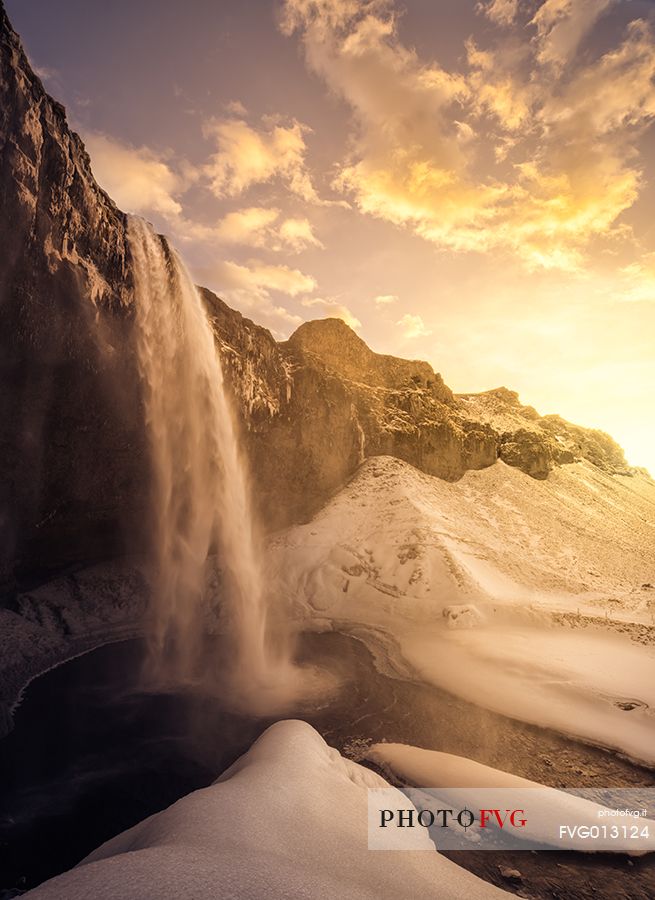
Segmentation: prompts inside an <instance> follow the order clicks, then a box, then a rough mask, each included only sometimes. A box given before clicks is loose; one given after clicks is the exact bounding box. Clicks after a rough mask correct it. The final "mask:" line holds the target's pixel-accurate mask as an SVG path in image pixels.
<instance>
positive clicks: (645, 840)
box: [366, 744, 655, 856]
mask: <svg viewBox="0 0 655 900" xmlns="http://www.w3.org/2000/svg"><path fill="white" fill-rule="evenodd" d="M366 759H369V760H371V761H372V762H374V763H376V764H377V765H379V766H380V767H382V769H383V770H387V771H391V772H393V773H394V774H395V775H396V776H398V777H399V778H400V779H403V780H406V781H407V782H409V783H410V784H413V785H417V786H418V785H420V786H421V787H423V788H435V789H438V790H437V791H436V793H437V794H438V796H439V797H440V798H441V799H442V800H444V801H445V802H447V803H448V804H455V805H459V806H460V807H464V806H469V807H470V806H472V805H473V803H482V804H483V808H487V809H494V808H496V809H505V807H506V806H507V804H508V803H509V804H511V803H512V801H513V799H514V798H515V797H519V798H520V799H519V801H518V802H519V803H520V805H521V806H523V807H524V812H525V814H526V817H527V825H526V827H525V828H524V829H523V830H520V831H515V832H514V837H515V838H518V839H519V840H527V841H532V842H534V843H536V844H545V845H548V846H551V847H557V848H558V849H560V850H576V851H579V852H582V853H623V854H627V855H629V856H644V855H645V854H647V853H652V852H653V851H654V850H655V821H653V820H652V819H648V818H646V817H639V818H630V819H628V820H627V821H628V822H629V826H635V827H636V828H637V829H638V830H639V831H641V830H642V829H644V830H645V831H647V832H648V835H647V836H643V837H638V838H630V837H627V836H624V835H623V833H622V829H619V830H618V832H617V836H616V837H611V836H607V835H603V833H602V827H601V833H600V835H599V836H598V837H597V838H594V839H593V840H589V839H588V838H584V837H580V832H579V830H574V831H573V833H565V834H564V836H563V837H560V828H561V826H562V825H569V826H573V825H576V826H583V827H584V828H591V827H593V826H596V827H598V826H603V825H607V823H610V825H612V824H615V823H616V822H617V821H621V823H622V825H624V824H625V822H626V820H625V819H622V820H617V819H613V818H608V817H606V815H605V814H606V811H607V807H606V806H605V805H601V804H599V803H595V802H593V801H592V800H590V799H587V798H586V797H580V796H575V795H574V794H570V793H566V792H565V791H560V790H557V789H556V788H552V787H547V786H545V785H542V784H539V782H536V781H530V780H529V779H528V778H521V777H519V776H518V775H513V774H511V773H509V772H503V771H502V770H501V769H494V768H492V767H491V766H485V765H482V764H481V763H478V762H475V761H474V760H472V759H467V758H466V757H463V756H455V755H454V754H452V753H442V752H440V751H437V750H424V749H422V748H420V747H412V746H410V745H408V744H373V745H372V746H371V747H370V748H369V750H368V751H367V753H366ZM589 793H590V794H591V793H594V792H593V791H589ZM626 793H627V792H626ZM630 793H636V792H630ZM408 794H409V797H410V798H412V799H414V795H413V792H412V791H411V790H410V791H408ZM618 795H619V796H621V792H618ZM417 805H418V799H417ZM608 831H609V829H608Z"/></svg>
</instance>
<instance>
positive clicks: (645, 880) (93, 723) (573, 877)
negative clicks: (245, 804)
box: [0, 633, 655, 900]
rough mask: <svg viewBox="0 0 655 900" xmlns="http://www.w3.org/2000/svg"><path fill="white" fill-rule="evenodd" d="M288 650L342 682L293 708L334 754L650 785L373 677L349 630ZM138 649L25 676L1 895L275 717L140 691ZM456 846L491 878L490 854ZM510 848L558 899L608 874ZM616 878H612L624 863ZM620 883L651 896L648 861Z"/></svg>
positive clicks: (207, 778)
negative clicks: (411, 752) (449, 760)
mask: <svg viewBox="0 0 655 900" xmlns="http://www.w3.org/2000/svg"><path fill="white" fill-rule="evenodd" d="M299 653H300V659H301V660H303V659H304V660H307V661H311V662H312V663H314V664H316V665H319V666H321V667H323V668H325V669H327V670H329V671H331V672H332V673H334V674H336V675H337V677H338V679H339V680H340V682H341V683H342V684H343V685H345V687H344V689H343V690H341V691H340V692H337V693H336V694H335V695H334V696H333V697H331V698H330V700H329V702H328V703H325V702H324V703H322V704H321V703H319V704H317V705H316V706H315V707H314V708H309V709H308V708H304V709H302V710H298V711H297V713H296V714H297V716H298V717H300V718H303V719H305V720H306V721H308V722H310V724H312V725H314V727H316V728H317V729H318V731H319V732H320V733H321V734H323V736H324V737H325V738H326V740H327V741H328V743H330V744H332V745H333V746H335V747H337V748H338V749H340V750H342V751H343V750H344V749H345V751H346V752H352V751H353V748H354V749H355V750H356V748H357V746H358V745H360V744H362V743H366V742H370V741H379V740H384V739H386V740H389V741H401V742H405V743H413V744H416V745H418V746H425V747H431V748H433V749H440V750H444V751H446V752H451V753H458V754H462V755H465V756H469V757H471V758H473V759H478V760H479V761H480V762H483V763H486V764H488V765H493V766H497V767H498V768H504V769H507V770H509V771H513V772H516V773H517V774H521V775H524V776H526V777H529V778H533V779H535V780H539V781H543V782H544V783H547V784H554V785H556V786H557V785H559V784H578V785H580V786H582V785H583V784H587V785H594V784H602V785H603V786H608V785H611V784H613V785H630V784H652V783H653V773H652V772H649V771H648V770H644V769H640V768H639V767H635V766H632V765H631V764H630V763H628V762H625V761H623V760H620V759H619V758H617V757H616V756H615V755H613V754H609V753H607V752H604V751H602V750H597V749H594V748H590V747H584V746H583V745H579V744H576V743H575V742H572V741H570V740H568V739H567V738H564V737H562V736H561V735H556V734H553V733H552V732H547V731H543V730H540V729H537V728H534V727H532V726H529V725H524V724H522V723H519V722H514V721H512V720H509V719H504V718H503V717H501V716H497V715H495V714H493V713H490V712H488V711H486V710H483V709H480V708H478V707H475V706H473V705H471V704H468V703H465V702H464V701H462V700H459V699H458V698H455V697H453V696H451V695H449V694H446V693H444V692H442V691H438V690H437V689H435V688H433V687H430V686H429V685H424V684H419V683H415V682H411V681H400V680H398V679H393V678H388V677H386V676H383V675H380V674H379V673H378V672H377V671H376V669H375V666H374V664H373V659H372V656H371V654H370V653H369V651H368V650H367V649H366V647H365V646H364V645H363V644H361V642H359V641H357V640H354V639H353V638H351V637H348V636H346V635H343V634H336V633H329V634H322V635H316V634H314V635H305V636H303V638H302V641H301V644H300V650H299ZM142 656H143V646H142V644H141V643H140V642H138V641H129V642H124V643H121V644H113V645H109V646H106V647H102V648H100V649H98V650H95V651H93V652H91V653H88V654H86V655H85V656H82V657H79V658H78V659H75V660H71V661H70V662H68V663H66V664H64V665H62V666H60V667H59V668H57V669H54V670H52V671H51V672H48V673H46V674H45V675H43V676H41V677H40V678H38V679H36V680H35V681H34V682H33V683H32V684H31V685H30V687H29V689H28V691H27V692H26V696H25V699H24V700H23V702H22V704H21V705H20V707H19V708H18V710H17V712H16V716H15V723H14V730H13V731H12V732H11V733H10V734H9V735H8V736H7V737H6V738H4V739H3V740H2V741H0V900H5V898H8V897H11V896H15V893H14V892H16V891H19V892H20V891H23V890H26V889H29V888H30V887H34V886H35V885H37V884H39V883H40V882H41V881H43V880H44V879H46V878H49V877H52V876H53V875H56V874H58V873H60V872H62V871H65V870H66V869H69V868H70V867H71V866H73V865H75V864H76V863H77V862H79V861H80V860H81V859H82V858H83V857H84V856H86V855H87V854H88V853H89V852H90V851H91V850H93V849H94V848H95V847H97V846H98V845H99V844H101V843H102V842H103V841H105V840H107V839H108V838H110V837H112V836H114V835H115V834H117V833H119V832H121V831H123V830H125V829H126V828H129V827H130V826H132V825H134V824H135V823H136V822H139V821H141V820H142V819H143V818H145V817H146V816H148V815H151V814H152V813H154V812H157V811H158V810H160V809H163V808H165V807H166V806H168V805H169V804H170V803H172V802H174V801H175V800H177V799H178V798H179V797H181V796H183V795H185V794H187V793H189V792H190V791H192V790H195V789H197V788H199V787H204V786H206V785H208V784H210V783H211V782H212V781H213V780H214V779H215V778H216V777H217V775H218V774H220V772H222V771H223V770H224V769H225V768H226V767H227V766H228V765H230V764H231V763H232V762H233V761H234V760H235V759H236V758H237V757H238V756H240V755H241V754H242V753H243V752H244V751H245V750H246V749H247V748H248V747H249V746H250V744H251V743H252V741H253V740H254V739H255V738H256V737H257V736H258V735H259V734H261V732H262V731H263V730H264V729H265V728H266V727H267V726H268V725H269V724H270V722H271V721H272V720H270V719H253V718H247V717H244V716H241V715H236V714H235V713H234V712H232V711H230V710H229V709H227V708H225V707H224V706H223V705H222V704H221V702H220V701H219V700H217V699H216V698H211V699H210V698H200V697H197V696H191V695H188V694H186V695H185V694H154V693H146V692H144V691H142V690H140V689H139V684H140V683H141V664H142ZM554 761H556V766H553V762H554ZM459 856H460V858H459V859H458V861H459V862H461V863H462V864H463V865H465V866H467V867H468V868H471V869H472V870H473V871H477V872H478V874H481V875H483V876H484V877H486V878H488V879H489V880H492V881H496V882H497V883H502V881H499V875H498V867H497V865H496V864H495V862H494V861H493V860H492V859H491V857H493V856H494V854H491V853H484V854H475V853H473V854H468V856H469V857H470V859H468V858H465V855H464V854H459ZM516 856H517V859H518V862H519V863H520V864H521V865H524V866H525V865H526V864H527V863H529V867H530V872H531V876H530V877H531V891H532V894H531V895H532V896H538V897H541V896H544V897H552V896H555V895H554V894H553V893H548V891H550V890H551V889H553V885H555V886H557V884H558V882H562V881H564V882H566V887H565V888H564V890H565V892H563V893H561V894H559V895H558V896H562V897H567V898H568V897H571V898H574V897H575V898H578V897H580V898H586V897H587V894H586V893H585V891H586V890H587V886H589V887H590V889H591V888H593V887H594V881H595V880H596V879H595V878H593V877H592V876H593V874H594V872H596V873H597V875H598V878H599V879H600V880H601V881H602V880H603V879H605V880H606V881H607V879H608V877H611V876H613V875H614V874H615V872H614V867H615V864H614V862H611V863H609V864H608V865H607V866H606V867H605V868H604V869H603V871H600V870H598V869H597V868H596V869H594V870H593V872H592V873H591V875H590V872H589V871H588V863H587V862H584V861H583V862H582V863H580V864H578V863H577V862H575V861H574V862H571V861H570V860H568V859H566V860H565V862H566V866H567V868H566V872H565V873H564V872H563V871H562V870H561V865H562V859H561V857H562V855H561V854H554V853H547V854H545V855H541V856H540V857H539V859H538V860H536V859H532V858H531V859H530V860H527V858H526V857H528V856H529V854H522V855H521V854H517V855H516ZM508 859H509V862H511V863H512V864H514V865H516V864H517V863H516V860H514V859H513V858H508ZM507 861H508V860H506V859H504V858H503V860H502V862H504V863H507ZM558 867H559V868H558ZM608 867H609V868H608ZM617 877H619V878H620V879H621V880H620V882H619V883H620V884H621V885H622V884H623V883H624V881H623V879H624V878H625V872H623V873H619V875H618V876H617ZM590 878H591V879H592V880H591V881H590ZM630 881H631V882H632V884H631V887H630V888H629V890H630V893H628V894H625V895H624V894H622V893H621V892H619V891H615V893H614V894H613V896H616V897H622V896H629V897H641V896H642V894H641V893H639V892H638V891H636V890H635V889H636V888H637V887H639V888H640V889H641V888H642V887H643V889H644V890H645V891H646V893H645V894H643V896H644V897H651V898H652V896H655V894H654V893H648V892H649V891H655V875H654V873H653V870H652V867H651V866H649V867H648V870H646V869H643V871H641V872H640V873H639V874H638V873H637V872H634V873H632V877H631V879H630ZM576 884H578V887H576ZM626 886H627V885H626ZM541 888H543V891H545V893H542V892H541ZM590 896H591V895H590ZM599 896H602V894H599Z"/></svg>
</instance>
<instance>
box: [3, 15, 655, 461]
mask: <svg viewBox="0 0 655 900" xmlns="http://www.w3.org/2000/svg"><path fill="white" fill-rule="evenodd" d="M6 6H7V8H8V12H9V14H10V16H11V18H12V21H13V23H14V26H15V27H16V28H17V30H18V31H19V32H20V33H21V35H22V37H23V39H24V41H25V44H26V47H27V50H28V53H29V54H30V56H31V59H32V61H33V63H34V65H35V67H36V68H37V69H38V71H39V73H40V74H41V75H42V77H43V79H44V81H45V83H46V85H47V87H48V89H49V91H50V92H51V93H52V94H53V95H54V96H56V97H57V98H58V99H59V100H61V101H62V102H63V103H64V104H65V105H66V107H67V110H68V114H69V119H70V120H71V122H72V124H73V126H74V127H75V128H76V129H77V130H78V131H79V132H80V133H81V135H82V136H83V138H84V140H85V142H86V144H87V148H88V150H89V153H90V156H91V160H92V164H93V169H94V172H95V174H96V177H97V179H98V181H99V182H100V183H101V184H102V185H103V187H105V188H106V189H107V190H108V191H109V193H110V194H111V195H112V196H113V198H114V199H115V200H116V202H117V203H118V204H119V206H121V207H122V208H124V209H126V210H129V211H133V212H138V213H141V214H142V215H144V216H146V217H147V218H148V219H149V220H150V221H152V222H153V223H154V224H155V225H156V226H157V228H159V229H160V230H162V231H163V232H165V233H166V234H168V235H170V237H171V238H172V239H173V241H174V242H175V243H176V245H177V246H178V247H179V249H180V250H181V252H182V254H183V256H184V257H185V259H186V261H187V263H188V264H189V266H190V267H191V269H192V271H193V274H194V276H195V278H196V280H197V281H198V282H199V283H202V284H204V285H206V286H208V287H210V288H212V289H214V290H215V291H216V292H217V293H218V294H220V295H221V296H222V297H223V298H224V299H226V300H227V301H228V302H229V303H230V304H232V305H233V306H236V307H238V308H239V309H240V310H242V311H243V312H244V313H245V314H247V315H248V316H250V317H252V318H253V319H255V320H256V321H258V322H260V323H262V324H264V325H266V326H267V327H269V328H270V329H271V331H273V333H274V334H275V336H276V337H278V338H282V337H286V336H288V335H289V334H290V333H291V332H292V331H293V330H294V329H295V328H296V327H297V325H298V324H300V322H302V321H303V320H305V319H311V318H318V317H323V316H328V315H338V316H341V317H342V318H344V319H345V320H346V321H347V322H348V323H349V324H350V325H351V326H352V327H353V328H355V329H356V330H357V332H358V333H359V334H360V335H361V336H362V337H363V338H364V339H365V340H366V341H367V342H368V343H369V344H370V345H371V346H372V347H373V348H374V349H375V350H378V351H380V352H387V353H394V354H397V355H403V356H410V357H418V358H423V359H428V360H429V361H430V362H431V363H432V364H433V365H434V367H435V369H436V370H437V371H440V372H441V373H442V374H443V376H444V378H445V380H446V382H447V383H448V384H449V385H450V386H451V387H452V388H453V389H454V390H456V391H477V390H484V389H487V388H491V387H496V386H499V385H501V384H502V385H506V386H508V387H511V388H513V389H515V390H518V391H519V393H520V395H521V398H522V399H523V401H524V402H526V403H530V404H532V405H534V406H535V407H537V409H538V410H539V411H540V412H542V413H548V412H559V413H561V414H562V415H564V416H566V417H567V418H569V419H571V420H573V421H576V422H579V423H581V424H585V425H591V426H595V427H600V428H603V429H605V430H607V431H609V432H610V433H612V434H613V435H614V436H615V437H616V438H617V439H618V440H619V441H620V442H621V443H622V444H623V445H624V446H625V447H626V449H627V453H628V457H629V459H630V461H631V462H633V463H635V464H641V465H646V466H648V467H649V468H650V469H651V471H653V472H655V425H654V422H653V393H654V388H655V230H654V227H653V224H652V221H653V213H652V209H653V201H654V200H655V186H654V185H653V180H654V178H655V133H654V130H653V129H652V128H651V123H652V120H653V117H654V116H655V82H654V78H655V4H654V3H653V2H652V0H545V2H544V0H482V2H476V0H397V2H396V0H389V2H387V0H370V2H368V0H248V2H244V0H234V2H233V0H223V2H215V0H187V2H186V3H184V4H181V3H179V2H177V0H139V2H136V3H134V2H132V0H114V2H113V3H111V4H108V3H100V2H88V0H57V2H52V0H6Z"/></svg>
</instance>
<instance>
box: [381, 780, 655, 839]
mask: <svg viewBox="0 0 655 900" xmlns="http://www.w3.org/2000/svg"><path fill="white" fill-rule="evenodd" d="M654 813H655V788H643V789H638V788H626V789H616V788H611V789H610V788H608V789H571V790H557V789H555V788H548V787H538V786H535V787H527V788H456V787H449V788H439V789H435V788H404V789H403V790H402V791H401V790H398V789H396V788H379V789H370V790H369V792H368V845H369V849H371V850H419V849H431V850H434V847H435V845H436V846H437V848H439V849H442V850H473V849H477V850H535V849H542V850H581V851H584V852H590V851H593V852H597V853H622V854H628V855H631V856H641V855H643V854H645V853H650V852H652V851H654V850H655V821H654V815H653V814H654Z"/></svg>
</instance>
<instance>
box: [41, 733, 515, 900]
mask: <svg viewBox="0 0 655 900" xmlns="http://www.w3.org/2000/svg"><path fill="white" fill-rule="evenodd" d="M369 787H373V788H380V787H388V785H387V784H386V782H385V781H384V780H383V779H382V778H380V777H379V776H378V775H376V774H375V773H373V772H371V771H369V770H368V769H365V768H363V767H362V766H359V765H357V764H356V763H354V762H351V761H349V760H347V759H345V758H344V757H342V756H341V755H340V754H339V753H338V752H337V751H336V750H333V749H331V748H330V747H328V746H327V744H326V743H325V741H324V740H323V739H322V738H321V737H320V735H319V734H318V733H317V732H316V731H314V729H313V728H311V727H310V726H309V725H307V724H306V723H304V722H298V721H286V722H278V723H277V724H276V725H273V726H271V727H270V728H269V729H268V730H267V731H266V732H265V733H264V734H263V735H262V736H261V737H260V738H259V740H257V741H256V742H255V744H253V746H252V748H251V749H250V750H249V751H248V752H247V753H246V754H244V756H242V757H241V758H240V759H239V760H237V762H236V763H235V764H234V765H233V766H232V767H231V768H230V769H228V770H227V771H226V772H225V773H224V774H223V775H222V776H221V777H220V778H219V779H218V781H217V782H216V783H215V784H214V785H212V786H211V787H208V788H205V789H204V790H200V791H196V792H194V793H193V794H190V795H189V796H188V797H184V798H183V799H182V800H179V801H178V802H177V803H175V804H173V806H171V807H169V808H168V809H167V810H164V811H163V812H161V813H158V814H157V815H154V816H151V817H150V818H149V819H146V820H145V821H144V822H141V823H140V824H139V825H136V826H135V827H134V828H131V829H129V830H128V831H126V832H124V833H123V834H121V835H119V836H118V837H116V838H113V839H112V840H111V841H108V842H107V843H106V844H103V846H102V847H100V848H99V849H98V850H96V851H95V852H94V853H92V854H91V855H90V856H89V857H87V859H86V860H84V861H83V862H82V863H80V865H79V866H77V867H76V868H75V869H73V870H71V871H70V872H67V873H65V874H64V875H60V876H59V877H57V878H53V879H52V880H51V881H48V882H46V883H45V884H44V885H41V887H39V888H37V889H36V890H34V891H31V892H30V893H29V894H27V895H26V896H28V897H30V898H33V900H62V898H64V897H65V898H66V900H88V898H89V897H94V898H96V900H110V898H111V900H115V898H117V897H120V898H121V900H179V898H181V897H184V898H198V900H201V898H202V900H212V898H235V900H236V898H238V900H249V898H262V900H263V898H267V900H268V898H282V897H284V898H307V900H315V898H317V897H324V898H326V900H332V898H334V900H336V898H339V900H348V898H353V900H355V898H357V900H360V898H362V900H363V898H370V900H384V898H389V900H398V898H409V897H428V896H437V895H438V896H439V897H440V898H443V900H451V898H452V900H455V898H462V900H495V898H498V900H500V898H502V897H507V896H508V895H507V894H506V893H505V892H504V891H501V890H499V889H498V888H495V887H492V886H491V885H488V884H486V883H485V882H484V881H481V880H480V879H478V878H476V877H475V876H474V875H471V874H470V873H469V872H467V871H465V870H464V869H461V868H459V867H458V866H457V865H455V864H454V863H452V862H450V861H449V860H448V859H445V858H444V857H442V856H440V855H439V854H438V853H436V852H435V849H434V845H433V844H432V843H431V841H430V840H429V838H428V837H427V836H426V835H425V832H424V831H423V829H421V830H417V832H416V837H415V840H414V845H413V846H414V847H415V849H413V850H410V851H408V852H404V853H398V852H394V851H371V850H368V849H367V815H368V812H367V793H368V792H367V788H369ZM398 797H399V801H400V802H402V804H403V805H404V806H407V800H406V798H404V797H403V796H402V795H401V794H400V793H399V795H398Z"/></svg>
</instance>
